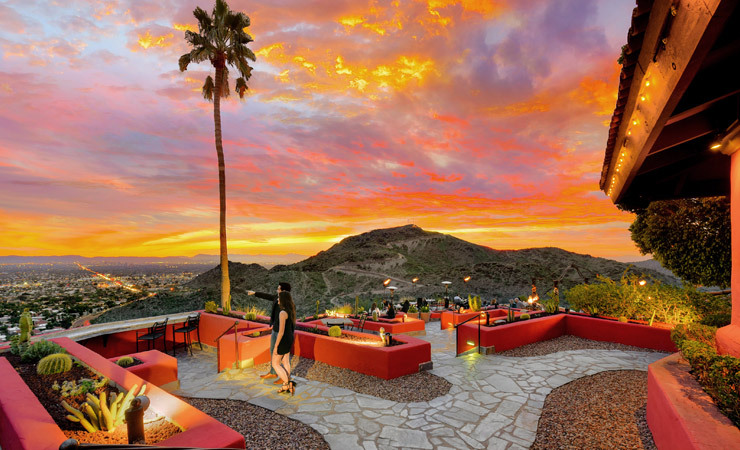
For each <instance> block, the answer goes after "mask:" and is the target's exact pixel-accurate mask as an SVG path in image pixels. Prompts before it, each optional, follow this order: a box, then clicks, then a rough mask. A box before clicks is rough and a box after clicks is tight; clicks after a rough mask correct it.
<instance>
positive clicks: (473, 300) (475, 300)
mask: <svg viewBox="0 0 740 450" xmlns="http://www.w3.org/2000/svg"><path fill="white" fill-rule="evenodd" d="M468 306H470V310H471V311H475V312H478V311H480V307H481V301H480V297H478V296H477V295H476V296H475V297H471V296H470V294H468Z"/></svg>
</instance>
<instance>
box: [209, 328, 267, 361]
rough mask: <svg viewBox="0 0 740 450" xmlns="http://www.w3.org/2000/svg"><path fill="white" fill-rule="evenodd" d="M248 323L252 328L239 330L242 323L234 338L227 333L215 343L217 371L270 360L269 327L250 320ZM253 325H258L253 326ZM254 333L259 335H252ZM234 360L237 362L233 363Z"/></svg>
mask: <svg viewBox="0 0 740 450" xmlns="http://www.w3.org/2000/svg"><path fill="white" fill-rule="evenodd" d="M250 325H251V326H252V328H247V330H248V331H241V330H242V324H240V325H239V330H240V331H239V332H238V333H237V334H236V340H235V339H234V333H227V334H225V335H224V336H223V337H221V339H219V340H218V342H217V343H216V346H217V348H218V371H219V372H221V371H224V370H227V369H231V368H245V367H252V366H255V365H258V364H262V363H266V362H269V361H270V334H271V329H270V327H268V326H266V325H264V324H255V323H251V322H250ZM255 325H259V327H254V326H255ZM255 333H256V334H258V335H259V336H253V334H255ZM235 342H236V347H234V344H235ZM236 361H239V362H238V364H234V363H235V362H236Z"/></svg>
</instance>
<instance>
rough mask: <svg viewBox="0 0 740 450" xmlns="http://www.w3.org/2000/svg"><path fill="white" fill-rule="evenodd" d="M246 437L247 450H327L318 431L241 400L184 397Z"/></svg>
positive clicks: (327, 446)
mask: <svg viewBox="0 0 740 450" xmlns="http://www.w3.org/2000/svg"><path fill="white" fill-rule="evenodd" d="M183 400H184V401H186V402H188V403H190V404H191V405H193V406H194V407H196V408H198V409H199V410H201V411H203V412H204V413H206V414H208V415H209V416H211V417H213V418H215V419H217V420H218V421H220V422H222V423H223V424H224V425H227V426H229V427H231V428H233V429H234V430H235V431H237V432H238V433H241V434H242V435H244V440H245V442H246V445H247V448H248V449H265V450H270V449H283V448H296V449H297V448H300V449H328V448H329V444H327V443H326V441H325V440H324V438H323V437H322V436H321V434H319V432H318V431H316V430H314V429H313V428H311V427H310V426H308V425H306V424H304V423H301V422H299V421H297V420H293V419H290V418H288V417H286V416H281V415H280V414H277V413H274V412H272V411H270V410H269V409H265V408H262V407H260V406H255V405H252V404H251V403H247V402H244V401H241V400H224V399H211V398H183Z"/></svg>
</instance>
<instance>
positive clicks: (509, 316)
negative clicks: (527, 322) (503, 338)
mask: <svg viewBox="0 0 740 450" xmlns="http://www.w3.org/2000/svg"><path fill="white" fill-rule="evenodd" d="M506 321H507V322H513V321H514V310H513V309H511V305H509V310H508V311H507V312H506Z"/></svg>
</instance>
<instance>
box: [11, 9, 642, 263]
mask: <svg viewBox="0 0 740 450" xmlns="http://www.w3.org/2000/svg"><path fill="white" fill-rule="evenodd" d="M229 4H230V6H231V8H232V9H234V10H238V11H242V12H244V13H246V14H247V15H248V16H249V17H250V18H251V21H252V26H251V27H250V28H249V33H250V34H251V35H252V36H253V37H254V42H253V43H252V44H250V47H251V48H252V49H253V51H254V52H255V53H256V55H257V62H256V63H255V64H254V68H255V70H254V72H253V74H252V78H251V80H250V81H249V83H248V84H249V88H250V90H249V93H248V95H247V97H246V99H245V101H239V100H238V97H236V96H233V97H232V98H230V99H229V100H227V101H226V102H224V103H222V121H223V134H224V151H225V157H226V177H227V196H228V217H227V221H228V239H229V251H230V253H239V254H258V253H260V254H283V253H299V254H303V255H312V254H314V253H316V252H318V251H320V250H324V249H327V248H328V247H330V246H331V245H333V244H334V243H336V242H338V241H339V240H341V239H342V238H344V237H346V236H349V235H353V234H357V233H361V232H365V231H369V230H372V229H376V228H385V227H391V226H399V225H406V224H408V223H414V224H416V225H418V226H420V227H422V228H424V229H426V230H430V231H440V232H445V233H450V234H452V235H454V236H457V237H459V238H461V239H464V240H467V241H471V242H475V243H478V244H482V245H486V246H489V247H492V248H496V249H518V248H529V247H543V246H555V247H561V248H564V249H566V250H569V251H574V252H579V253H587V254H591V255H594V256H603V257H608V258H615V259H620V260H623V261H627V260H636V259H643V258H641V257H640V255H639V252H638V251H637V249H636V248H635V246H634V244H633V243H632V241H631V240H630V237H629V231H628V229H627V228H628V227H629V224H630V223H631V222H632V220H633V216H632V215H631V214H629V213H626V212H622V211H619V210H618V209H617V208H616V207H615V206H614V205H613V204H612V203H611V202H610V200H609V199H608V198H607V197H606V195H604V193H602V192H601V191H599V188H598V181H599V176H600V171H601V165H602V162H603V158H604V148H605V145H606V139H607V131H608V123H609V121H610V119H611V115H612V112H613V110H614V105H615V102H616V92H617V79H618V75H619V69H620V67H619V66H618V64H617V62H616V61H617V58H618V57H619V53H620V47H621V46H622V45H623V44H624V43H625V42H626V38H627V30H628V28H629V25H630V17H631V10H632V8H633V7H634V6H635V4H634V0H598V1H597V0H576V1H567V0H565V1H535V0H508V1H476V0H463V1H453V0H424V1H418V0H407V1H395V2H385V1H364V0H320V1H311V0H260V1H255V0H250V1H247V0H231V1H229ZM196 6H200V7H202V8H204V9H206V10H207V11H210V10H211V9H212V7H213V2H212V1H211V0H208V1H204V0H187V1H175V0H156V1H150V0H110V1H85V0H59V1H51V2H49V1H35V0H0V51H1V52H2V59H0V189H1V190H2V195H1V196H0V231H1V232H0V255H59V254H80V255H84V256H169V255H195V254H198V253H210V254H215V253H217V252H218V169H217V162H216V151H215V147H214V140H213V106H212V104H211V103H209V102H207V101H205V100H204V99H203V98H202V96H201V94H200V89H201V86H202V84H203V80H204V79H205V77H206V76H207V75H208V74H209V72H210V67H209V65H206V64H202V65H191V66H190V69H189V70H188V71H187V72H184V73H181V72H180V71H179V70H178V65H177V60H178V58H179V56H180V55H182V54H183V53H186V52H187V51H189V49H188V47H187V45H186V44H185V41H184V39H183V36H184V30H186V29H195V24H196V22H195V18H194V17H193V15H192V11H193V9H194V8H195V7H196ZM233 73H236V72H235V71H232V74H233ZM232 90H233V77H232Z"/></svg>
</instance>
